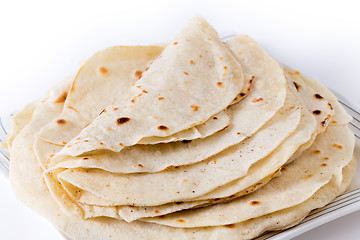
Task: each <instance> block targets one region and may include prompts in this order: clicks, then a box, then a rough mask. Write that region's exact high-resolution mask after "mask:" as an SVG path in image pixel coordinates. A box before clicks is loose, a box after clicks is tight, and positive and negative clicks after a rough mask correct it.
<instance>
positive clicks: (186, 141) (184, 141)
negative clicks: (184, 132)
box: [182, 139, 192, 143]
mask: <svg viewBox="0 0 360 240" xmlns="http://www.w3.org/2000/svg"><path fill="white" fill-rule="evenodd" d="M191 141H192V140H186V139H185V140H182V142H183V143H189V142H191Z"/></svg>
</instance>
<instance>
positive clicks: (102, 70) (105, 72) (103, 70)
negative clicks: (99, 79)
mask: <svg viewBox="0 0 360 240" xmlns="http://www.w3.org/2000/svg"><path fill="white" fill-rule="evenodd" d="M98 71H99V73H101V74H107V73H108V72H109V71H108V70H107V68H106V67H99V68H98Z"/></svg>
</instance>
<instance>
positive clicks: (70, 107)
mask: <svg viewBox="0 0 360 240" xmlns="http://www.w3.org/2000/svg"><path fill="white" fill-rule="evenodd" d="M67 108H69V109H71V110H74V111H75V112H79V111H78V110H76V109H75V108H73V107H72V106H67Z"/></svg>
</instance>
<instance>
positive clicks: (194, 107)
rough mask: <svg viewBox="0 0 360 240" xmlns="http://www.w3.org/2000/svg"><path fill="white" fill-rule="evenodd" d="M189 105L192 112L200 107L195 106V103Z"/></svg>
mask: <svg viewBox="0 0 360 240" xmlns="http://www.w3.org/2000/svg"><path fill="white" fill-rule="evenodd" d="M190 107H191V108H192V110H193V111H194V112H196V111H198V110H199V108H200V106H196V105H194V104H193V105H191V106H190Z"/></svg>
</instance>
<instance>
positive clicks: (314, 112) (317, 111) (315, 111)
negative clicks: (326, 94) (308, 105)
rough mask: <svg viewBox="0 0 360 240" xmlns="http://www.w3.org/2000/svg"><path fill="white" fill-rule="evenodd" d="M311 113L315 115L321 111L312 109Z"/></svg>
mask: <svg viewBox="0 0 360 240" xmlns="http://www.w3.org/2000/svg"><path fill="white" fill-rule="evenodd" d="M312 113H313V114H315V115H319V114H321V111H320V110H314V111H313V112H312Z"/></svg>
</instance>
